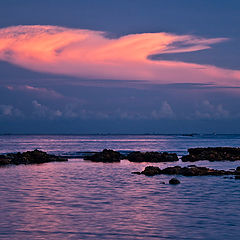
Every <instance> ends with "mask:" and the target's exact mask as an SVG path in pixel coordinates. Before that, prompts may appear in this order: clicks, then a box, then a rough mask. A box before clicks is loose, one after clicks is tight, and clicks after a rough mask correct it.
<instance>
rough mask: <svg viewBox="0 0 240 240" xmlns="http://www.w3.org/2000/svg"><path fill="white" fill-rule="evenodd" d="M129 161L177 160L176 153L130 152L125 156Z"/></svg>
mask: <svg viewBox="0 0 240 240" xmlns="http://www.w3.org/2000/svg"><path fill="white" fill-rule="evenodd" d="M126 158H127V159H128V160H129V161H130V162H174V161H178V157H177V154H176V153H167V152H163V153H159V152H145V153H143V152H139V151H137V152H131V153H129V154H128V155H127V157H126Z"/></svg>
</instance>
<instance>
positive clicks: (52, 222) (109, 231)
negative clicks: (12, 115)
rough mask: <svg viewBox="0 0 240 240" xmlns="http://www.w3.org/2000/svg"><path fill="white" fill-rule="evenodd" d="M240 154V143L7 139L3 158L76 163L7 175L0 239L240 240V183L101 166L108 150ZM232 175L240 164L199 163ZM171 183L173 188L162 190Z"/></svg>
mask: <svg viewBox="0 0 240 240" xmlns="http://www.w3.org/2000/svg"><path fill="white" fill-rule="evenodd" d="M210 146H212V147H215V146H230V147H239V146H240V135H214V134H209V135H198V134H196V135H1V136H0V153H9V152H18V151H20V152H23V151H27V150H34V149H39V150H43V151H46V152H48V153H52V154H57V155H61V156H68V157H69V161H68V162H51V163H45V164H39V165H38V164H33V165H18V166H7V167H1V168H0V182H1V184H0V239H16V240H19V239H24V240H25V239H31V240H32V239H48V240H51V239H54V240H55V239H94V240H98V239H113V240H117V239H128V240H131V239H136V240H138V239H144V240H145V239H189V240H190V239H220V240H221V239H224V240H226V239H233V240H234V239H240V231H239V229H240V221H239V219H240V207H239V202H240V180H235V179H231V178H224V177H222V176H197V177H184V176H177V178H178V179H179V180H180V181H181V184H179V185H176V186H175V185H169V184H168V181H169V179H170V178H171V176H165V175H158V176H154V177H147V176H143V175H134V174H131V172H133V171H141V170H143V169H144V168H145V166H148V165H154V166H159V167H160V168H165V167H167V166H175V165H181V166H185V165H188V164H190V163H182V162H181V161H179V162H175V163H154V164H149V163H131V162H129V161H127V160H122V161H121V162H120V163H94V162H89V161H84V160H83V159H82V157H83V156H84V155H85V154H87V153H89V152H97V151H101V150H103V149H104V148H107V149H114V150H117V151H120V152H122V153H128V152H131V151H168V152H175V153H177V154H178V155H179V156H182V155H184V154H187V149H188V148H190V147H210ZM194 164H196V165H198V166H207V167H212V168H215V169H226V170H228V169H232V168H236V167H237V166H240V161H236V162H230V161H224V162H208V161H199V162H196V163H194ZM162 182H165V183H166V184H162Z"/></svg>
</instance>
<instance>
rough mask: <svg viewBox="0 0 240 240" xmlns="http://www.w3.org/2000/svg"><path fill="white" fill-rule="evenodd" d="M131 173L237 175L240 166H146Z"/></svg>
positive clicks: (239, 171) (148, 174)
mask: <svg viewBox="0 0 240 240" xmlns="http://www.w3.org/2000/svg"><path fill="white" fill-rule="evenodd" d="M133 174H143V175H146V176H154V175H159V174H166V175H183V176H206V175H213V176H222V175H237V176H240V168H239V167H238V168H237V169H236V170H234V171H225V170H216V169H211V168H207V167H197V166H195V165H192V166H190V167H180V166H175V167H167V168H164V169H160V168H159V167H154V166H147V167H145V169H144V170H143V171H142V172H133Z"/></svg>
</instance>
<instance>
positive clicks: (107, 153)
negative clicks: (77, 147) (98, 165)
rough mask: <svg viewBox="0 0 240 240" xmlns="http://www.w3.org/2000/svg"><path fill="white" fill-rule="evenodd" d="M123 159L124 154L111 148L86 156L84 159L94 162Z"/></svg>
mask: <svg viewBox="0 0 240 240" xmlns="http://www.w3.org/2000/svg"><path fill="white" fill-rule="evenodd" d="M121 159H122V155H121V154H120V153H119V152H116V151H113V150H110V149H104V150H103V151H102V152H99V153H95V154H93V155H91V156H85V157H84V160H90V161H93V162H120V160H121Z"/></svg>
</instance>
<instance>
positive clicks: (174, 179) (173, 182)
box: [169, 178, 180, 184]
mask: <svg viewBox="0 0 240 240" xmlns="http://www.w3.org/2000/svg"><path fill="white" fill-rule="evenodd" d="M179 183H180V181H179V180H178V179H177V178H172V179H170V180H169V184H179Z"/></svg>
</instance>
